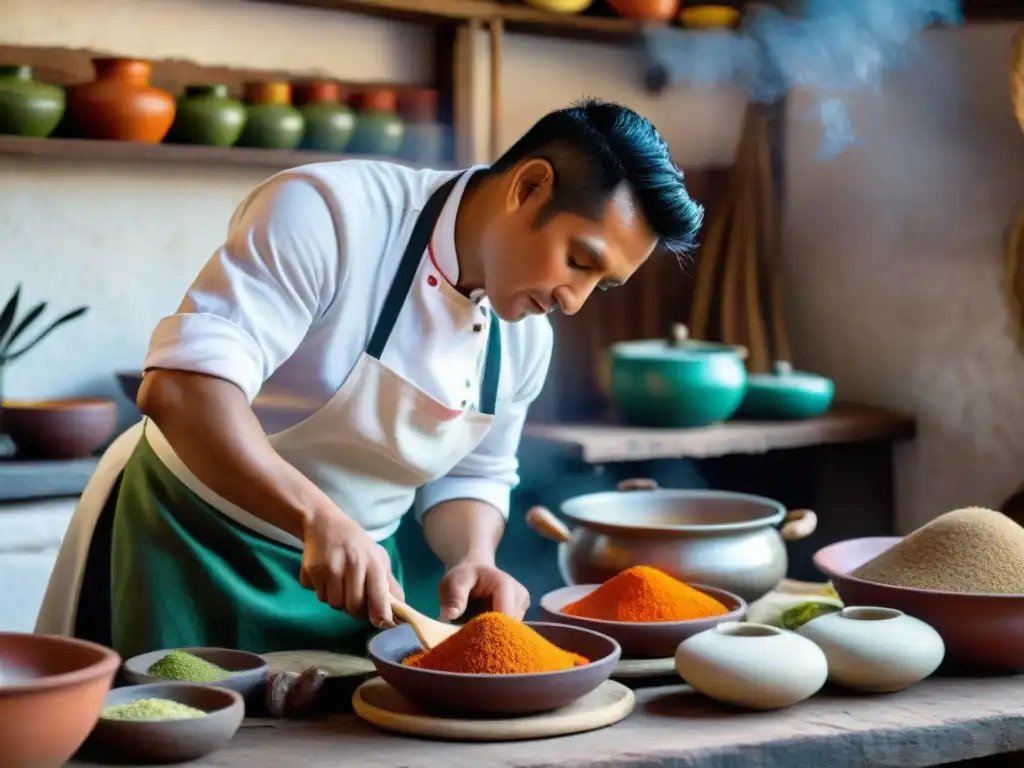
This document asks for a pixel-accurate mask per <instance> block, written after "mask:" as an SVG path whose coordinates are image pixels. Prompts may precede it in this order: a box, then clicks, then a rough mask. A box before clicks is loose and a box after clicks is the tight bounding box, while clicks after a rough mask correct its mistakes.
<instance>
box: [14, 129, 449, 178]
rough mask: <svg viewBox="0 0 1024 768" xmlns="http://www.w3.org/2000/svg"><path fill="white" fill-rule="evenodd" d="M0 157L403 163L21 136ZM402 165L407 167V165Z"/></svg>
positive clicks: (278, 164)
mask: <svg viewBox="0 0 1024 768" xmlns="http://www.w3.org/2000/svg"><path fill="white" fill-rule="evenodd" d="M0 157H42V158H53V159H57V160H73V161H98V162H125V163H150V162H152V163H179V164H181V163H186V164H194V165H236V166H249V167H253V168H262V169H265V170H268V171H272V172H276V171H283V170H285V169H287V168H294V167H295V166H298V165H306V164H308V163H323V162H330V161H332V160H345V159H357V158H360V159H368V160H388V161H390V162H395V163H402V162H403V161H401V160H396V159H394V158H390V157H388V158H379V157H377V158H375V157H371V156H369V155H334V154H330V153H328V152H303V151H290V150H280V149H248V148H243V147H230V148H222V147H203V146H195V145H190V144H141V143H138V142H132V141H93V140H89V139H28V138H24V137H22V136H0ZM403 164H406V165H407V164H408V163H403ZM431 167H435V166H431Z"/></svg>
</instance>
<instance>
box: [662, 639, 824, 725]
mask: <svg viewBox="0 0 1024 768" xmlns="http://www.w3.org/2000/svg"><path fill="white" fill-rule="evenodd" d="M676 670H677V671H678V672H679V674H680V675H681V676H682V678H683V679H684V680H685V681H686V682H687V683H689V684H690V685H691V686H693V688H694V689H696V690H697V691H698V692H700V693H702V694H704V695H705V696H707V697H708V698H711V699H715V700H716V701H720V702H722V703H725V704H732V705H734V706H739V707H746V708H748V709H763V710H767V709H783V708H784V707H790V706H792V705H794V704H796V703H798V702H801V701H803V700H804V699H807V698H809V697H811V696H813V695H814V694H815V693H817V692H818V691H819V690H821V687H822V686H823V685H824V684H825V680H826V679H827V678H828V663H827V662H826V660H825V654H824V653H823V652H822V650H821V649H820V648H819V647H818V646H817V645H815V644H814V643H812V642H811V641H810V640H808V639H807V638H805V637H801V636H800V635H798V634H795V633H793V632H787V631H785V630H783V629H778V628H776V627H769V626H768V625H766V624H751V623H741V622H731V623H727V624H719V625H718V626H717V627H715V628H714V629H709V630H707V631H706V632H701V633H700V634H699V635H694V636H693V637H691V638H690V639H689V640H685V641H683V642H682V643H680V645H679V648H678V649H677V650H676Z"/></svg>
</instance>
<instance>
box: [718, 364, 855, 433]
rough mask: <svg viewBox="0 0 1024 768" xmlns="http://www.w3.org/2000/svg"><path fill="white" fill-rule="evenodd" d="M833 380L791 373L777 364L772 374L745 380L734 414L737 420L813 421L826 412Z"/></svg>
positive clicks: (832, 394)
mask: <svg viewBox="0 0 1024 768" xmlns="http://www.w3.org/2000/svg"><path fill="white" fill-rule="evenodd" d="M835 391H836V388H835V383H834V382H833V381H832V379H827V378H825V377H824V376H818V375H817V374H814V373H803V372H800V371H794V370H793V367H792V366H791V365H790V364H789V363H786V362H781V361H780V362H777V363H775V365H774V366H773V370H772V372H771V373H763V374H754V375H751V376H748V377H747V393H746V395H745V396H744V398H743V402H742V403H741V404H740V407H739V409H738V410H737V412H736V418H738V419H750V420H762V421H763V420H792V419H812V418H814V417H816V416H821V415H822V414H824V413H826V412H827V411H828V409H829V408H830V407H831V406H832V400H833V398H834V397H835Z"/></svg>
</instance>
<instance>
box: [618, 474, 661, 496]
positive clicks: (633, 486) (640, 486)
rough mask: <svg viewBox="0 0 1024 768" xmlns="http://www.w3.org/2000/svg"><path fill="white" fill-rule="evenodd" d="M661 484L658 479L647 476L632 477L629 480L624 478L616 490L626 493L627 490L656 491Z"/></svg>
mask: <svg viewBox="0 0 1024 768" xmlns="http://www.w3.org/2000/svg"><path fill="white" fill-rule="evenodd" d="M659 487H660V486H659V485H658V483H657V481H655V480H651V479H650V478H647V477H631V478H629V479H628V480H622V481H620V482H619V484H618V485H617V486H615V490H617V491H619V492H620V493H626V492H627V491H656V490H658V488H659Z"/></svg>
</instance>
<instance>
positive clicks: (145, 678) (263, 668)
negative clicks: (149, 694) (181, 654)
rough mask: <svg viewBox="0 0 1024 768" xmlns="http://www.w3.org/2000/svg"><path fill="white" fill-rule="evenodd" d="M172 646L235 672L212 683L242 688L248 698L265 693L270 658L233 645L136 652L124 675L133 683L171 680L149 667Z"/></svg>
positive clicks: (124, 668)
mask: <svg viewBox="0 0 1024 768" xmlns="http://www.w3.org/2000/svg"><path fill="white" fill-rule="evenodd" d="M172 650H178V651H185V652H186V653H190V654H192V655H193V656H197V657H198V658H200V659H202V660H203V661H208V662H210V663H211V664H215V665H217V666H218V667H220V668H221V669H224V670H227V671H228V672H230V673H231V676H230V677H228V678H225V679H224V680H221V681H219V682H216V683H210V685H213V686H216V687H219V688H230V689H231V690H232V691H238V692H239V693H240V694H242V696H244V697H246V698H248V697H250V696H255V695H258V696H262V695H263V687H264V685H265V684H266V682H267V675H268V674H269V667H268V666H267V662H266V661H264V660H263V657H262V656H259V655H258V654H255V653H249V652H248V651H236V650H232V649H230V648H170V649H167V650H163V651H151V652H150V653H143V654H141V655H140V656H133V657H132V658H130V659H128V661H126V662H125V663H124V667H123V668H122V671H121V672H122V674H123V675H124V679H125V680H127V681H128V682H129V683H131V684H132V685H145V684H146V683H166V682H171V681H167V680H164V679H163V678H162V677H156V676H155V675H151V674H149V673H148V672H146V670H147V669H149V668H150V667H151V666H153V664H155V663H156V662H158V661H160V659H162V658H163V657H164V656H166V655H167V654H168V653H170V652H171V651H172Z"/></svg>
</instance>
